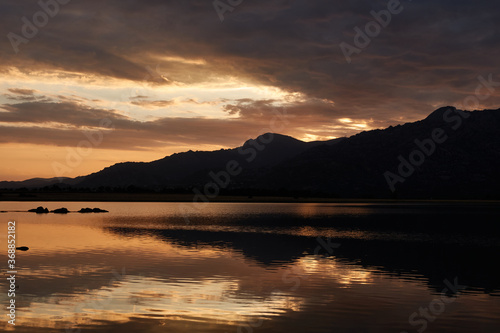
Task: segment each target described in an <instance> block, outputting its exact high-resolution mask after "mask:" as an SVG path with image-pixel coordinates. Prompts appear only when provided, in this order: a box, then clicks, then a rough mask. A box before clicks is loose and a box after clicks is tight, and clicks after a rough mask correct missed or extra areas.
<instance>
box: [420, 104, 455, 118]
mask: <svg viewBox="0 0 500 333" xmlns="http://www.w3.org/2000/svg"><path fill="white" fill-rule="evenodd" d="M456 109H457V108H456V107H454V106H444V107H442V108H439V109H437V110H435V111H433V112H432V113H431V114H430V115H428V116H427V118H425V120H433V121H442V120H444V114H445V112H447V111H448V110H452V111H455V110H456Z"/></svg>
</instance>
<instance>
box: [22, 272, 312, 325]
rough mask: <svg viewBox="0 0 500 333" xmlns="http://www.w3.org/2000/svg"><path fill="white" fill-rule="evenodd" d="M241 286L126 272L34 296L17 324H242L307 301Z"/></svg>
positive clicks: (297, 307) (223, 281)
mask: <svg viewBox="0 0 500 333" xmlns="http://www.w3.org/2000/svg"><path fill="white" fill-rule="evenodd" d="M239 288H240V287H239V282H238V280H236V279H232V280H230V279H227V278H225V279H222V278H221V279H203V280H189V279H184V280H173V281H167V280H160V279H151V278H144V277H140V276H127V277H126V278H125V279H123V280H122V281H120V282H119V283H115V284H114V285H113V286H107V287H102V288H100V289H97V290H94V291H92V292H91V293H89V294H86V295H82V294H81V295H74V296H66V297H59V298H57V297H52V298H51V299H40V300H36V301H33V302H32V303H31V305H30V307H29V309H27V311H23V316H22V317H20V318H19V321H18V325H19V326H32V325H35V326H36V327H38V328H42V327H46V328H62V325H63V323H65V324H64V326H65V327H75V326H76V325H84V324H85V325H99V324H98V323H99V322H104V321H113V322H116V323H123V322H127V321H128V320H129V318H131V317H135V318H137V317H143V318H162V317H164V318H167V317H168V319H169V320H175V319H177V320H189V321H207V322H209V321H217V322H223V323H227V324H238V323H243V322H245V321H247V320H248V318H250V317H259V318H261V317H262V318H269V317H274V316H279V315H281V314H283V313H285V312H286V311H301V309H302V305H303V303H304V300H303V299H301V298H299V297H294V296H291V295H288V294H286V293H282V292H280V291H278V290H276V291H274V292H272V293H271V294H270V295H268V296H266V297H263V296H256V295H253V296H251V295H247V297H241V295H240V294H238V293H237V291H238V290H239ZM56 317H57V318H56ZM55 319H57V320H55ZM71 323H73V324H71ZM68 325H69V326H68ZM73 325H74V326H73Z"/></svg>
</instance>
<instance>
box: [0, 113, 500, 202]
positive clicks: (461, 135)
mask: <svg viewBox="0 0 500 333" xmlns="http://www.w3.org/2000/svg"><path fill="white" fill-rule="evenodd" d="M499 128H500V109H498V110H483V111H460V110H457V109H456V108H454V107H444V108H440V109H438V110H436V111H434V112H433V113H431V114H430V115H429V116H428V117H427V118H425V119H423V120H420V121H417V122H413V123H407V124H404V125H397V126H390V127H388V128H386V129H383V130H380V129H378V130H371V131H365V132H361V133H359V134H356V135H354V136H351V137H349V138H339V139H334V140H329V141H314V142H303V141H300V140H297V139H294V138H292V137H290V136H286V135H281V134H276V133H266V134H263V135H261V136H259V137H257V138H255V139H252V140H248V141H246V142H245V143H244V144H243V145H242V146H241V147H237V148H233V149H221V150H217V151H191V150H190V151H188V152H183V153H176V154H173V155H170V156H167V157H165V158H163V159H160V160H157V161H153V162H148V163H145V162H126V163H118V164H115V165H112V166H110V167H107V168H105V169H103V170H101V171H99V172H96V173H92V174H89V175H86V176H81V177H77V178H63V179H60V178H51V179H42V178H35V179H30V180H26V181H22V182H5V181H4V182H0V188H4V189H15V188H21V187H26V188H41V187H44V186H52V185H55V184H57V186H59V187H63V188H64V187H71V188H73V189H79V188H80V189H96V188H103V187H105V188H115V189H116V188H122V189H126V188H130V187H138V188H141V189H146V190H155V191H161V190H164V189H176V188H177V189H188V190H192V189H198V190H199V191H200V192H203V190H204V188H205V187H206V185H207V184H212V186H213V185H214V184H215V185H217V186H218V187H219V189H220V190H225V191H240V192H241V193H245V190H248V191H268V192H269V193H273V191H278V192H279V191H291V192H293V191H295V192H297V193H307V194H310V195H326V196H331V197H339V198H422V199H498V198H500V194H499V190H498V189H499V186H500V173H499V170H500V131H499ZM228 163H232V164H231V168H232V169H233V171H234V172H233V173H231V172H229V169H228V165H229V164H228ZM236 171H237V172H236ZM240 192H238V193H240Z"/></svg>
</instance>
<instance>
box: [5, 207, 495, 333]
mask: <svg viewBox="0 0 500 333" xmlns="http://www.w3.org/2000/svg"><path fill="white" fill-rule="evenodd" d="M39 205H43V206H44V207H48V208H49V209H56V208H60V207H66V208H68V209H69V210H72V211H77V210H79V209H80V208H82V207H100V208H103V209H107V210H109V211H110V212H109V213H107V214H94V213H92V214H79V213H75V212H73V213H70V214H67V215H57V214H44V215H37V214H34V213H27V212H25V211H26V210H28V209H30V208H34V207H37V206H39ZM0 210H3V211H7V212H6V213H1V214H0V219H1V221H3V222H2V223H1V224H0V225H1V228H2V231H1V233H0V234H1V235H2V238H1V248H2V249H4V250H2V251H1V253H0V259H1V265H2V266H1V267H2V269H3V272H4V276H6V274H5V272H6V271H7V256H6V254H7V251H6V249H7V246H6V240H7V236H6V235H7V222H8V221H9V220H15V221H16V227H17V228H16V236H17V239H16V241H17V243H16V244H17V246H23V245H25V246H29V248H30V250H29V251H27V252H21V251H17V253H16V256H17V257H16V259H17V262H16V265H17V271H18V273H17V275H16V278H17V279H16V284H17V286H18V288H17V292H16V310H17V312H16V326H15V328H14V326H12V325H9V324H8V323H7V319H8V318H7V316H6V315H5V314H6V313H7V312H6V310H2V316H1V318H0V331H15V332H35V333H37V332H80V331H81V332H263V333H264V332H394V333H399V332H423V331H425V332H459V333H460V332H498V331H499V327H500V297H499V296H500V292H499V290H500V270H499V269H498V265H499V263H500V251H499V249H500V242H499V240H500V236H499V235H500V233H499V232H500V226H499V221H500V207H499V206H498V205H494V204H400V205H385V204H295V203H294V204H254V203H241V204H240V203H210V204H206V205H204V206H203V208H200V209H198V208H196V209H193V208H192V207H191V205H189V204H178V203H81V202H50V203H36V202H35V203H26V202H1V203H0ZM0 287H1V294H0V301H1V304H2V308H3V309H5V306H6V305H7V302H8V301H9V299H8V297H7V290H8V286H7V281H6V279H2V280H1V281H0Z"/></svg>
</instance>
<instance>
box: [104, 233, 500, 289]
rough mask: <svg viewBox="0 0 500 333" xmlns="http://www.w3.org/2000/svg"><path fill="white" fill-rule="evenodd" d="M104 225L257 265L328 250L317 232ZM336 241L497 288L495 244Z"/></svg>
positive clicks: (401, 265)
mask: <svg viewBox="0 0 500 333" xmlns="http://www.w3.org/2000/svg"><path fill="white" fill-rule="evenodd" d="M106 229H107V230H109V231H111V232H113V233H116V234H122V235H127V236H133V235H142V236H143V235H144V234H148V235H154V236H156V237H158V238H160V239H162V240H164V241H167V242H169V243H173V244H176V245H178V246H182V247H187V248H196V247H203V246H210V247H216V248H231V249H233V250H236V251H238V252H240V253H242V254H243V255H244V256H246V257H247V258H249V259H251V260H254V261H255V262H257V263H258V264H260V265H264V266H266V267H268V268H273V267H277V266H281V265H288V264H291V263H293V262H294V261H296V260H297V259H298V258H301V257H303V256H305V255H311V254H315V252H316V253H319V255H324V256H328V255H329V253H328V252H327V251H326V250H325V249H322V248H320V250H319V251H318V246H319V243H318V240H317V238H316V237H306V236H295V235H283V234H273V233H252V232H213V231H204V230H181V229H162V230H158V229H141V228H115V227H108V228H106ZM334 242H335V243H339V244H341V246H340V247H339V248H336V249H334V250H333V252H332V256H334V257H335V258H336V259H337V260H342V261H344V262H346V263H349V264H353V265H356V266H358V267H359V266H362V267H363V268H366V269H369V270H375V271H380V272H383V273H389V274H390V275H392V276H399V277H402V278H409V279H412V278H415V277H419V276H420V277H423V278H424V279H426V280H427V283H428V285H429V286H430V287H431V288H434V289H435V290H436V291H437V292H440V291H441V290H442V289H443V288H444V287H445V285H444V284H443V281H444V280H445V279H448V280H449V281H453V280H454V279H455V278H458V281H459V283H460V284H461V285H466V286H467V287H468V289H469V290H473V289H478V290H481V291H484V292H486V293H492V292H494V291H495V290H499V289H500V273H499V272H498V270H497V268H496V265H497V263H498V262H499V260H500V251H499V250H500V245H496V246H491V245H488V246H486V245H484V246H482V245H471V244H467V245H466V246H464V244H460V243H449V242H448V243H443V242H439V241H432V240H429V241H404V240H375V239H372V240H367V239H352V238H336V239H335V240H334Z"/></svg>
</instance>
